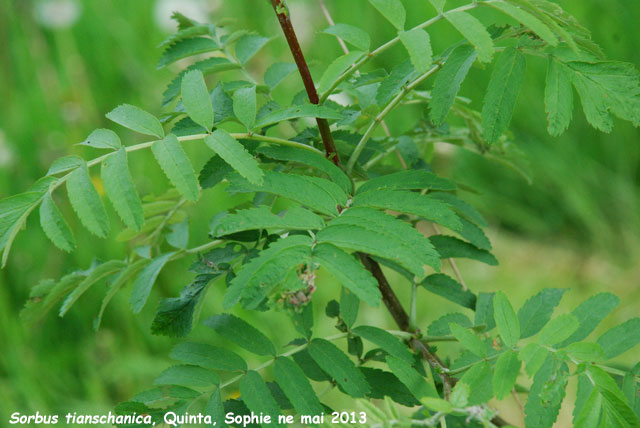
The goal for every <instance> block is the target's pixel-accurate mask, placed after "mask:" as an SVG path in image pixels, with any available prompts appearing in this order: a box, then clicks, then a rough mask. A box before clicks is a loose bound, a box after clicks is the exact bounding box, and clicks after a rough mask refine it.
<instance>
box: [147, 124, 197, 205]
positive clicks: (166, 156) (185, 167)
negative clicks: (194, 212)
mask: <svg viewBox="0 0 640 428" xmlns="http://www.w3.org/2000/svg"><path fill="white" fill-rule="evenodd" d="M151 151H152V152H153V155H154V156H155V158H156V160H157V161H158V164H159V165H160V167H161V168H162V171H164V173H165V175H166V176H167V178H168V179H169V181H171V183H172V184H173V185H174V186H176V188H177V189H178V191H179V192H180V193H181V194H182V195H183V196H184V197H185V198H187V199H188V200H190V201H197V200H198V197H199V196H200V186H199V184H198V178H197V177H196V173H195V171H194V170H193V166H192V165H191V162H190V161H189V158H188V157H187V154H186V153H185V152H184V149H183V148H182V146H181V145H180V142H179V141H178V138H177V137H176V136H175V135H173V134H169V135H167V136H166V137H165V138H164V139H163V140H161V141H156V142H154V143H153V145H152V146H151Z"/></svg>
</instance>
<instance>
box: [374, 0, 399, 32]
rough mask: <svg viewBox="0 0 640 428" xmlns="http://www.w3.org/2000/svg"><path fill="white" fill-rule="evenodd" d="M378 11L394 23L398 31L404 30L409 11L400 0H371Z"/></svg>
mask: <svg viewBox="0 0 640 428" xmlns="http://www.w3.org/2000/svg"><path fill="white" fill-rule="evenodd" d="M369 3H371V4H372V5H373V7H375V8H376V9H378V12H380V13H381V14H382V16H384V17H385V18H387V19H388V20H389V22H391V24H393V26H394V27H396V29H397V30H398V31H402V30H404V22H405V20H406V17H407V12H406V10H405V9H404V6H403V5H402V2H401V1H400V0H369Z"/></svg>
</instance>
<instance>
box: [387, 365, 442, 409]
mask: <svg viewBox="0 0 640 428" xmlns="http://www.w3.org/2000/svg"><path fill="white" fill-rule="evenodd" d="M386 360H387V364H388V365H389V368H390V369H391V371H392V372H393V374H394V375H396V377H397V378H398V379H400V382H402V383H403V384H404V386H406V387H407V389H408V390H409V391H410V392H411V394H413V396H414V397H415V398H417V399H418V400H422V399H424V398H427V397H431V398H436V397H438V393H437V391H436V389H435V387H434V386H433V385H432V384H430V383H429V382H427V380H426V379H425V378H423V377H422V376H421V375H420V373H418V372H417V371H416V369H414V368H413V367H412V366H411V364H409V363H407V362H406V361H405V360H402V359H400V358H396V357H394V356H392V355H388V356H387V357H386Z"/></svg>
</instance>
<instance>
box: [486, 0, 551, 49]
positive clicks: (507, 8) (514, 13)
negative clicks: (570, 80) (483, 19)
mask: <svg viewBox="0 0 640 428" xmlns="http://www.w3.org/2000/svg"><path fill="white" fill-rule="evenodd" d="M487 4H488V5H490V6H491V7H493V8H495V9H498V10H499V11H501V12H503V13H504V14H506V15H509V16H510V17H512V18H513V19H515V20H516V21H518V22H520V23H521V24H522V25H524V26H525V27H528V28H529V29H530V30H531V31H533V32H534V33H536V34H537V35H538V36H539V37H540V38H541V39H542V40H544V41H545V42H547V43H548V44H550V45H551V46H556V45H557V44H558V38H557V37H556V35H555V34H553V31H551V30H550V29H549V27H547V26H546V25H545V24H544V23H542V22H541V21H540V20H539V19H538V18H536V17H535V16H533V15H531V14H530V13H529V12H527V11H525V10H524V9H522V8H519V7H517V6H514V5H512V4H510V3H507V2H503V1H499V2H490V3H487Z"/></svg>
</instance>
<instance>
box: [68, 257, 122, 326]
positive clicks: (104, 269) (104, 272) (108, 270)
mask: <svg viewBox="0 0 640 428" xmlns="http://www.w3.org/2000/svg"><path fill="white" fill-rule="evenodd" d="M126 266H127V263H125V262H123V261H121V260H109V261H108V262H105V263H102V264H101V265H98V266H97V267H95V268H93V269H92V270H91V272H89V274H88V275H87V276H86V278H84V279H83V280H82V281H81V282H80V283H79V284H78V286H77V287H76V288H74V289H73V291H72V292H71V293H69V295H68V296H67V298H66V299H64V303H63V304H62V307H61V308H60V312H59V315H60V316H61V317H63V316H65V314H66V313H67V311H68V310H69V309H70V308H71V306H73V304H74V303H75V302H77V301H78V299H79V298H80V296H82V295H83V294H84V292H85V291H87V290H88V289H89V287H91V286H92V285H93V284H95V283H97V282H98V281H100V280H102V279H104V278H106V277H108V276H109V275H112V274H114V273H116V272H118V271H120V270H122V269H124V268H125V267H126Z"/></svg>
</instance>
